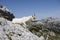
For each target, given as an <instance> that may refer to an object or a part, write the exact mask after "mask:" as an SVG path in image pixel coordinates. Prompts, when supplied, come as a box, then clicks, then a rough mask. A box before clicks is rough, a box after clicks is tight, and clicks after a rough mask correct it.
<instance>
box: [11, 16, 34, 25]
mask: <svg viewBox="0 0 60 40" xmlns="http://www.w3.org/2000/svg"><path fill="white" fill-rule="evenodd" d="M34 20H35V15H32V16H27V17H22V18H14V19H13V20H12V23H14V24H15V23H16V24H23V25H27V24H26V22H28V21H34Z"/></svg>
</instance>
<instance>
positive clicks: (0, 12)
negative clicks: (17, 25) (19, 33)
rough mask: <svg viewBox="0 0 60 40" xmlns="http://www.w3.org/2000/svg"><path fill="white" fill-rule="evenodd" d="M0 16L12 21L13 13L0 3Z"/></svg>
mask: <svg viewBox="0 0 60 40" xmlns="http://www.w3.org/2000/svg"><path fill="white" fill-rule="evenodd" d="M0 17H3V18H5V19H7V20H10V21H12V19H13V18H15V16H14V15H13V13H12V12H11V11H10V10H9V9H7V8H6V7H4V6H2V5H0Z"/></svg>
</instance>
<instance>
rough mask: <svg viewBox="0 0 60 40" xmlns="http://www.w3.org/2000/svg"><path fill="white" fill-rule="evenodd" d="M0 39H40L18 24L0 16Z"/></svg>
mask: <svg viewBox="0 0 60 40" xmlns="http://www.w3.org/2000/svg"><path fill="white" fill-rule="evenodd" d="M0 22H1V25H0V40H42V39H43V37H41V38H42V39H41V38H40V37H38V36H36V35H34V34H32V33H31V32H30V31H26V30H25V28H24V27H23V26H21V25H19V24H12V22H11V21H8V20H6V19H4V18H0Z"/></svg>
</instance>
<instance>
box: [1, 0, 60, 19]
mask: <svg viewBox="0 0 60 40" xmlns="http://www.w3.org/2000/svg"><path fill="white" fill-rule="evenodd" d="M0 4H1V5H4V6H6V7H7V8H9V9H10V10H11V11H12V12H13V14H14V15H15V17H20V18H21V17H23V16H29V15H32V14H33V13H35V14H36V18H37V19H43V18H47V17H58V18H60V1H59V0H0Z"/></svg>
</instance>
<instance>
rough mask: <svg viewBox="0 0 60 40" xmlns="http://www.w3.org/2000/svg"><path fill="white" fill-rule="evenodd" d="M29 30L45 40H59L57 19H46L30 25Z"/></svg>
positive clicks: (59, 25) (59, 32)
mask: <svg viewBox="0 0 60 40" xmlns="http://www.w3.org/2000/svg"><path fill="white" fill-rule="evenodd" d="M30 24H31V25H29V27H30V28H29V30H30V31H31V32H32V33H33V34H35V35H37V36H39V37H41V36H44V38H45V40H60V19H59V18H52V17H49V18H46V19H41V20H38V21H34V22H31V23H30Z"/></svg>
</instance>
